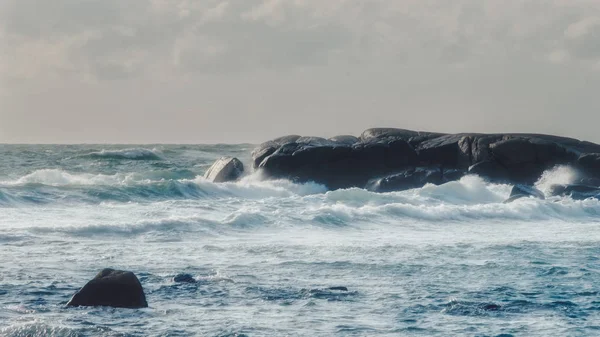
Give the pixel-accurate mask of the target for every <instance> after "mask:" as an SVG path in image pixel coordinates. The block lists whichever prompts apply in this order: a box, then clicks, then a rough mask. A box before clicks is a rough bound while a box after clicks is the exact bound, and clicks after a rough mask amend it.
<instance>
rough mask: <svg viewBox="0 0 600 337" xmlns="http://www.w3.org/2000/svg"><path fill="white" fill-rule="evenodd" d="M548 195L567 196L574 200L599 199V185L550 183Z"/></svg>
mask: <svg viewBox="0 0 600 337" xmlns="http://www.w3.org/2000/svg"><path fill="white" fill-rule="evenodd" d="M550 195H552V196H567V197H571V198H573V199H575V200H584V199H587V198H596V199H600V187H596V186H589V185H579V184H570V185H552V186H551V187H550Z"/></svg>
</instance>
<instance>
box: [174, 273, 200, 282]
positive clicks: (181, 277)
mask: <svg viewBox="0 0 600 337" xmlns="http://www.w3.org/2000/svg"><path fill="white" fill-rule="evenodd" d="M173 282H177V283H196V279H195V278H194V277H193V276H192V275H190V274H177V275H175V277H173Z"/></svg>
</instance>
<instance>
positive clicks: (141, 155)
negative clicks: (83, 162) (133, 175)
mask: <svg viewBox="0 0 600 337" xmlns="http://www.w3.org/2000/svg"><path fill="white" fill-rule="evenodd" d="M87 157H90V158H97V159H98V158H99V159H127V160H162V157H161V156H160V151H159V150H157V149H151V150H150V149H144V148H131V149H122V150H101V151H98V152H92V153H89V154H87Z"/></svg>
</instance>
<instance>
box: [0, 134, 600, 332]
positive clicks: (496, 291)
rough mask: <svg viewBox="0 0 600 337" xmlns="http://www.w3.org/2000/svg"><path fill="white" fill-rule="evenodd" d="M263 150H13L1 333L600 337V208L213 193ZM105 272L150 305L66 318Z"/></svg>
mask: <svg viewBox="0 0 600 337" xmlns="http://www.w3.org/2000/svg"><path fill="white" fill-rule="evenodd" d="M251 149H252V146H251V145H210V146H209V145H144V146H113V145H85V146H84V145H80V146H56V145H54V146H50V145H48V146H39V145H0V261H1V263H0V335H1V336H194V335H199V336H459V335H466V336H511V335H512V336H595V335H600V202H599V201H598V200H592V199H589V200H583V201H574V200H571V199H569V198H557V197H556V198H548V199H547V200H535V199H521V200H518V201H516V202H514V203H511V204H503V203H502V201H503V200H504V199H505V198H507V197H508V195H509V193H510V188H511V187H510V186H507V185H494V184H489V183H486V182H485V181H483V180H481V179H480V178H479V177H476V176H468V177H465V178H463V179H462V180H460V181H458V182H452V183H448V184H445V185H442V186H425V187H424V188H421V189H415V190H410V191H404V192H396V193H385V194H375V193H371V192H368V191H365V190H361V189H348V190H338V191H332V192H327V191H326V190H325V188H324V187H323V186H319V185H317V184H303V185H299V184H294V183H292V182H289V181H284V180H279V181H265V180H264V179H262V177H261V175H260V173H250V174H248V176H246V177H245V178H244V179H243V180H242V181H240V182H237V183H226V184H213V183H210V182H207V181H205V180H204V179H203V178H202V174H203V173H204V171H205V170H206V169H207V168H208V167H209V166H210V164H211V163H212V162H213V161H214V160H215V159H217V158H218V157H220V156H223V155H233V156H237V157H239V158H240V159H242V160H243V161H244V162H246V163H247V162H248V161H249V152H250V151H251ZM571 175H572V173H571V172H570V170H569V168H565V167H561V168H557V169H554V170H552V171H549V172H547V173H545V175H544V177H543V178H542V179H541V180H540V181H539V182H538V187H539V188H541V189H547V188H548V187H549V185H550V184H552V183H556V182H567V181H568V180H569V179H571ZM105 267H112V268H120V269H125V270H131V271H133V272H135V273H136V274H137V275H138V277H139V278H140V280H141V283H142V285H143V287H144V289H145V291H146V294H147V299H148V302H149V305H150V307H149V308H146V309H140V310H132V309H113V308H67V307H65V304H66V302H67V301H68V300H69V299H70V297H71V296H72V295H73V293H74V292H76V291H77V290H78V288H79V287H81V286H82V285H84V284H85V282H87V281H88V280H90V279H91V278H93V277H94V275H95V274H96V273H97V272H98V271H99V270H101V269H102V268H105ZM179 273H189V274H191V275H193V276H194V278H195V279H196V280H198V283H196V284H178V283H174V282H173V277H174V276H175V275H176V274H179ZM332 286H344V287H347V288H348V291H347V292H344V291H337V290H328V289H327V288H329V287H332Z"/></svg>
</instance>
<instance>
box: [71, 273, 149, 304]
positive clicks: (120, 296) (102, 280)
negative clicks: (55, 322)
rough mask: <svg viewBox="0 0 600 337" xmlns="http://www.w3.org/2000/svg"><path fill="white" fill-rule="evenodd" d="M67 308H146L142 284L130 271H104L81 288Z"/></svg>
mask: <svg viewBox="0 0 600 337" xmlns="http://www.w3.org/2000/svg"><path fill="white" fill-rule="evenodd" d="M67 306H71V307H78V306H91V307H96V306H107V307H115V308H131V309H134V308H145V307H148V302H147V301H146V295H145V294H144V289H143V288H142V284H141V283H140V281H139V280H138V278H137V277H136V276H135V274H134V273H132V272H130V271H123V270H114V269H110V268H107V269H104V270H102V271H101V272H100V273H98V275H96V277H94V279H92V280H91V281H89V282H88V283H87V284H86V285H85V286H83V288H81V289H80V290H79V291H78V292H77V293H76V294H75V295H73V298H71V300H70V301H69V303H67Z"/></svg>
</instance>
